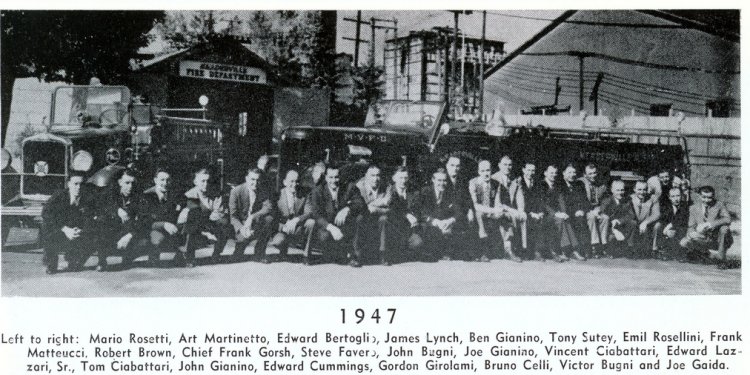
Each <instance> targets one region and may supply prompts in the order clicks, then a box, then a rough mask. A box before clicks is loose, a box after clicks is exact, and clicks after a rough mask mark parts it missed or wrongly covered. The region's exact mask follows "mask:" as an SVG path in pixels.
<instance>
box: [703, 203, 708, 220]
mask: <svg viewBox="0 0 750 375" xmlns="http://www.w3.org/2000/svg"><path fill="white" fill-rule="evenodd" d="M703 219H704V220H707V219H708V206H703Z"/></svg>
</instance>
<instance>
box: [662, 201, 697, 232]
mask: <svg viewBox="0 0 750 375" xmlns="http://www.w3.org/2000/svg"><path fill="white" fill-rule="evenodd" d="M659 208H660V209H661V217H660V218H659V221H660V222H661V223H663V224H664V225H667V224H669V223H672V226H673V227H675V228H679V229H682V230H687V227H688V216H689V215H690V210H689V209H688V205H687V204H686V203H685V202H680V205H679V206H677V212H675V211H674V209H673V208H672V204H671V203H670V204H669V205H664V206H661V205H660V206H659Z"/></svg>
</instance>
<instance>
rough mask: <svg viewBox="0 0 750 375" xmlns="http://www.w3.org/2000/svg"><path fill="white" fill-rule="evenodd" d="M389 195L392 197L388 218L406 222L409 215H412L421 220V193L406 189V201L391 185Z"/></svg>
mask: <svg viewBox="0 0 750 375" xmlns="http://www.w3.org/2000/svg"><path fill="white" fill-rule="evenodd" d="M388 194H389V196H390V203H389V205H388V208H389V211H388V217H390V218H393V219H396V220H402V219H404V220H405V219H406V215H407V214H412V215H414V217H416V218H419V192H416V191H410V190H409V189H406V199H404V198H402V197H401V196H400V195H398V193H396V188H395V187H394V186H393V185H391V186H389V187H388Z"/></svg>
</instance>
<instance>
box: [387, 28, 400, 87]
mask: <svg viewBox="0 0 750 375" xmlns="http://www.w3.org/2000/svg"><path fill="white" fill-rule="evenodd" d="M383 48H385V45H383ZM399 50H400V49H399V48H398V20H397V19H396V17H394V18H393V99H398V59H397V58H396V56H397V51H399ZM383 66H385V60H383Z"/></svg>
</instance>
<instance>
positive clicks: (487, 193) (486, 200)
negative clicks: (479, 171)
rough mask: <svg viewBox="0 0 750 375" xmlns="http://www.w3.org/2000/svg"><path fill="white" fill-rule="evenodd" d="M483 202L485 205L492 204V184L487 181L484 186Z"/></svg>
mask: <svg viewBox="0 0 750 375" xmlns="http://www.w3.org/2000/svg"><path fill="white" fill-rule="evenodd" d="M482 204H483V205H485V206H489V205H490V184H489V183H486V182H485V183H484V186H483V188H482Z"/></svg>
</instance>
